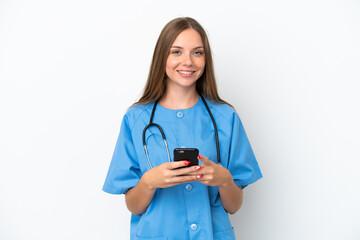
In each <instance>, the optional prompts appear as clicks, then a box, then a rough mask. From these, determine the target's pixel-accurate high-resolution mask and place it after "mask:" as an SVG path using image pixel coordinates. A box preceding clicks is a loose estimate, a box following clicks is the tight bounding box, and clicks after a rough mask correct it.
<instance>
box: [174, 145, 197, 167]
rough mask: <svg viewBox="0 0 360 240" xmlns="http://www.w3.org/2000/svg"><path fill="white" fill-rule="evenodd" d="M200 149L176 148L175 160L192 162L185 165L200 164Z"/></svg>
mask: <svg viewBox="0 0 360 240" xmlns="http://www.w3.org/2000/svg"><path fill="white" fill-rule="evenodd" d="M198 155H199V150H198V149H197V148H175V149H174V161H183V160H188V161H190V164H189V165H187V166H185V167H190V166H197V165H199V160H198V158H197V157H198Z"/></svg>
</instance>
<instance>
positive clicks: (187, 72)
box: [177, 70, 195, 77]
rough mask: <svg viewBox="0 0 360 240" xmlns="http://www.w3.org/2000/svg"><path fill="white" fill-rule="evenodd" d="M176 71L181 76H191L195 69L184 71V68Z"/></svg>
mask: <svg viewBox="0 0 360 240" xmlns="http://www.w3.org/2000/svg"><path fill="white" fill-rule="evenodd" d="M177 72H178V73H179V74H180V75H181V76H182V77H191V76H192V75H193V74H194V73H195V71H185V70H177Z"/></svg>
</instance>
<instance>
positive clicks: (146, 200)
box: [125, 178, 156, 215]
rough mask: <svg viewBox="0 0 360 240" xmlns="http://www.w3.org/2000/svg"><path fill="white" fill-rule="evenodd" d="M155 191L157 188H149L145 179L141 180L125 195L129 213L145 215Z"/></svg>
mask: <svg viewBox="0 0 360 240" xmlns="http://www.w3.org/2000/svg"><path fill="white" fill-rule="evenodd" d="M155 191H156V188H149V187H148V186H147V185H146V184H145V182H144V178H141V179H140V180H139V182H138V184H137V185H136V186H135V187H133V188H131V189H130V190H129V191H127V193H126V194H125V201H126V206H127V208H128V209H129V211H130V212H131V213H133V214H135V215H139V214H142V213H144V212H145V211H146V209H147V208H148V206H149V205H150V203H151V201H152V199H153V196H154V193H155Z"/></svg>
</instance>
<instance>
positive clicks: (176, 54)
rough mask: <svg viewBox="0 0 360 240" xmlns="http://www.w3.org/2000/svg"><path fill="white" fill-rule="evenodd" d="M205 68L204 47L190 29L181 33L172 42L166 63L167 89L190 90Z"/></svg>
mask: <svg viewBox="0 0 360 240" xmlns="http://www.w3.org/2000/svg"><path fill="white" fill-rule="evenodd" d="M204 68H205V52H204V45H203V42H202V39H201V36H200V34H199V33H198V32H197V31H195V30H194V29H192V28H189V29H186V30H184V31H182V32H181V33H180V34H179V35H178V36H177V37H176V39H175V41H174V42H173V44H172V46H171V48H170V52H169V56H168V58H167V61H166V69H165V72H166V76H167V79H166V81H167V87H174V86H177V87H184V88H191V87H195V86H196V81H197V80H198V79H199V78H200V77H201V75H202V73H203V72H204Z"/></svg>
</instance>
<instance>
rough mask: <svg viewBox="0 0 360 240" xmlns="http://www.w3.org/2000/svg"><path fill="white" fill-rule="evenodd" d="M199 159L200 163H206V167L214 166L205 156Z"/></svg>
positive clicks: (200, 156)
mask: <svg viewBox="0 0 360 240" xmlns="http://www.w3.org/2000/svg"><path fill="white" fill-rule="evenodd" d="M198 159H199V160H200V161H202V162H203V163H204V165H207V166H210V165H211V164H212V161H210V159H208V158H207V157H205V156H203V155H199V156H198Z"/></svg>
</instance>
